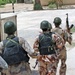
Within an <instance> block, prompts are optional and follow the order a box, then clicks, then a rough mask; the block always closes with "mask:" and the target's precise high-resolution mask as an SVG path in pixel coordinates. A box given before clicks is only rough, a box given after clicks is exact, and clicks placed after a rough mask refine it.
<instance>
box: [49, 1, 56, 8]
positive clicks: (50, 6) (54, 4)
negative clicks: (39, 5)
mask: <svg viewBox="0 0 75 75" xmlns="http://www.w3.org/2000/svg"><path fill="white" fill-rule="evenodd" d="M48 7H49V8H56V7H57V6H56V2H55V1H50V2H49V4H48Z"/></svg>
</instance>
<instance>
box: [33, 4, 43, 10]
mask: <svg viewBox="0 0 75 75" xmlns="http://www.w3.org/2000/svg"><path fill="white" fill-rule="evenodd" d="M34 10H42V6H41V5H40V4H39V3H35V4H34Z"/></svg>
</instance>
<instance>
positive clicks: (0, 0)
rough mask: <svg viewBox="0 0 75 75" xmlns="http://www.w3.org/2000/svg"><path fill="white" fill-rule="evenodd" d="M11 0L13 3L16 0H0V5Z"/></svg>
mask: <svg viewBox="0 0 75 75" xmlns="http://www.w3.org/2000/svg"><path fill="white" fill-rule="evenodd" d="M12 1H13V2H14V3H15V2H16V0H0V5H5V4H7V3H12Z"/></svg>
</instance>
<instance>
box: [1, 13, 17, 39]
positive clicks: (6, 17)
mask: <svg viewBox="0 0 75 75" xmlns="http://www.w3.org/2000/svg"><path fill="white" fill-rule="evenodd" d="M7 21H12V22H14V23H15V25H17V15H15V14H11V15H8V14H5V15H1V21H0V30H1V32H0V38H1V39H0V40H4V39H5V38H6V36H7V35H6V34H5V33H4V24H5V22H7ZM15 35H17V32H16V33H15Z"/></svg>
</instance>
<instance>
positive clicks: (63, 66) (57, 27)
mask: <svg viewBox="0 0 75 75" xmlns="http://www.w3.org/2000/svg"><path fill="white" fill-rule="evenodd" d="M53 23H54V25H55V28H53V29H52V32H56V33H58V34H59V35H60V36H61V37H62V38H63V39H64V41H65V43H66V41H68V42H69V44H71V41H72V40H71V35H70V34H69V33H68V32H66V31H65V30H63V29H62V28H61V27H60V24H61V19H60V18H59V17H55V18H54V22H53ZM58 54H59V59H60V60H61V66H60V71H59V74H60V75H66V59H67V53H66V47H65V46H64V47H63V49H62V50H59V51H58ZM59 59H58V61H57V64H58V62H59Z"/></svg>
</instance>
